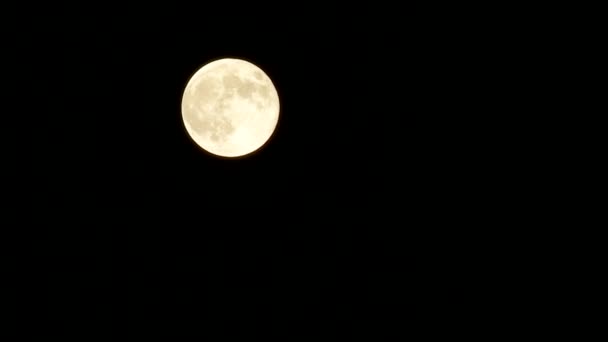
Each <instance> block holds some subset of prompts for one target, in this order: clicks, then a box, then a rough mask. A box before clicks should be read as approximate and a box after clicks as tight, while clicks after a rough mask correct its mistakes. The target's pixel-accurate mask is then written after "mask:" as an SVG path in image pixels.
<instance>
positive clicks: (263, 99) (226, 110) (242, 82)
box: [182, 58, 279, 157]
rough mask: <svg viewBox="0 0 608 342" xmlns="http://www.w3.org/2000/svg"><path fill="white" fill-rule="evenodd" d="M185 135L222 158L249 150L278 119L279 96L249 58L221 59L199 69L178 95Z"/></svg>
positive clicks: (265, 136)
mask: <svg viewBox="0 0 608 342" xmlns="http://www.w3.org/2000/svg"><path fill="white" fill-rule="evenodd" d="M182 118H183V119H184V125H185V127H186V130H187V131H188V134H190V137H191V138H192V140H194V142H196V143H197V144H198V145H199V146H200V147H202V148H203V149H204V150H206V151H208V152H210V153H213V154H215V155H219V156H223V157H238V156H243V155H246V154H249V153H251V152H254V151H255V150H257V149H259V148H260V147H262V145H264V144H265V143H266V141H268V139H269V138H270V136H271V135H272V133H273V132H274V129H275V128H276V126H277V122H278V120H279V95H278V94H277V90H276V89H275V87H274V85H273V84H272V81H271V80H270V78H269V77H268V75H266V73H264V71H262V70H261V69H260V68H258V67H257V66H255V65H253V64H251V63H250V62H247V61H244V60H240V59H232V58H225V59H219V60H216V61H213V62H211V63H209V64H206V65H204V66H203V67H202V68H200V69H199V70H198V71H197V72H196V73H194V75H193V76H192V78H190V80H189V81H188V84H187V85H186V89H185V90H184V95H183V97H182Z"/></svg>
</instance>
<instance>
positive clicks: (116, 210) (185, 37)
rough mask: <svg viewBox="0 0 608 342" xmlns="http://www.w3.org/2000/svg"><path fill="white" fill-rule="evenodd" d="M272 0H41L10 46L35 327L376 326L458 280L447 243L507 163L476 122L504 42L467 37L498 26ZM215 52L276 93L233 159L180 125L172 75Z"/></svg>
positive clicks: (129, 330) (248, 333) (186, 331)
mask: <svg viewBox="0 0 608 342" xmlns="http://www.w3.org/2000/svg"><path fill="white" fill-rule="evenodd" d="M278 6H279V7H275V6H274V5H273V6H269V7H268V8H263V7H259V6H258V5H257V4H256V5H255V6H254V5H250V6H247V7H243V8H241V7H239V6H237V5H236V4H234V5H228V6H226V7H222V8H216V6H200V7H192V6H184V7H179V6H174V8H167V7H166V6H165V5H163V6H157V7H155V5H152V4H149V5H146V7H145V8H109V7H108V8H93V7H91V8H84V7H83V8H78V9H74V8H65V9H57V8H54V10H58V11H59V12H62V14H61V15H59V16H49V17H52V18H53V19H49V24H48V25H46V26H45V27H43V28H41V29H40V30H39V31H36V33H33V34H32V36H33V37H32V39H31V40H23V41H22V40H19V42H18V43H19V45H20V46H21V47H22V48H23V50H22V51H26V53H24V54H23V55H24V56H27V67H25V68H24V69H23V70H21V71H22V72H23V73H24V74H26V75H28V77H27V78H25V79H26V80H27V81H26V82H25V83H26V84H25V85H23V87H24V89H30V88H31V87H32V85H31V84H32V83H35V84H36V87H41V88H38V90H37V93H38V94H39V95H38V96H36V97H35V98H32V97H30V96H29V95H28V94H29V92H23V93H24V94H25V95H24V97H25V98H24V107H25V108H28V110H27V111H24V112H25V113H27V118H26V121H27V122H28V127H31V128H32V132H33V133H32V134H31V135H30V137H29V138H27V139H28V140H27V141H26V144H27V146H28V147H29V150H28V151H29V153H28V154H27V165H28V166H29V168H28V175H32V177H31V179H34V181H33V183H32V182H30V184H33V187H34V188H33V189H32V193H33V194H34V196H31V197H30V198H28V199H27V201H28V202H29V203H32V204H33V205H35V208H37V210H36V213H35V215H34V214H32V215H31V218H32V219H34V220H36V222H41V223H42V224H43V225H44V226H48V227H49V228H48V244H47V246H48V249H49V253H48V254H47V255H46V256H45V258H44V259H45V260H44V262H45V267H46V271H47V274H48V276H47V279H46V281H47V283H48V286H47V295H48V296H47V299H48V305H47V308H48V315H49V327H48V335H49V336H56V337H60V338H61V337H78V338H81V339H85V340H92V339H96V338H101V339H106V340H107V339H108V338H114V337H118V336H121V337H122V336H128V337H136V338H140V337H141V338H152V339H159V340H166V339H169V338H190V339H192V338H209V339H210V340H229V339H231V338H234V337H236V336H243V337H248V338H251V339H254V340H256V339H259V338H265V339H272V340H274V339H276V340H289V341H299V340H309V339H310V338H314V339H315V340H319V339H320V340H331V341H333V340H338V338H340V336H344V335H345V334H354V335H360V334H369V336H375V337H376V338H380V337H379V336H381V335H382V334H384V332H386V331H388V330H387V327H388V325H389V324H390V325H392V324H394V323H397V324H398V325H401V326H405V327H409V328H417V327H420V325H421V324H423V323H428V322H429V320H430V318H429V317H434V315H437V314H439V315H443V314H444V313H445V312H446V311H445V309H442V310H439V309H438V308H439V307H441V308H445V307H448V308H449V307H452V306H449V305H448V306H445V301H454V300H455V301H459V300H462V298H463V295H462V293H464V291H470V288H467V286H464V285H462V284H463V281H459V280H458V279H460V278H461V277H463V275H466V274H469V273H467V271H466V270H467V269H468V268H469V267H470V266H467V265H468V263H467V262H465V261H463V260H469V261H470V260H472V259H473V257H472V255H471V253H472V252H470V249H467V248H465V247H464V246H472V245H475V243H474V242H473V240H474V239H475V238H474V236H478V235H476V234H477V233H479V232H477V231H475V232H473V230H472V229H471V228H470V227H472V226H474V225H477V224H480V223H481V224H483V223H484V222H485V221H484V220H485V217H486V215H488V214H489V213H491V211H492V210H494V208H493V207H492V204H491V202H486V199H488V198H490V195H489V194H490V193H491V192H492V190H493V189H494V188H493V187H494V186H495V185H494V184H495V181H496V179H495V178H494V177H495V175H496V174H495V173H494V172H493V170H495V169H496V168H500V167H506V166H504V165H500V163H499V162H498V161H497V160H495V159H493V157H492V156H494V155H496V153H497V149H500V147H499V146H496V145H490V144H489V143H487V142H488V141H489V140H488V139H491V138H489V137H495V136H496V135H499V134H501V133H502V131H501V129H500V128H498V125H497V122H498V121H500V119H497V117H498V116H495V117H493V118H492V119H491V120H490V119H488V118H487V117H486V118H485V119H483V118H482V121H481V123H480V121H479V119H480V117H479V116H477V115H475V114H472V113H476V111H479V110H487V108H489V107H488V106H490V105H489V104H490V103H493V104H494V105H495V104H496V103H501V102H500V100H498V102H496V99H495V98H494V96H495V94H494V93H493V91H492V88H491V87H489V84H490V82H489V81H488V80H487V79H488V78H491V77H492V75H490V72H489V71H487V70H491V69H492V67H494V65H493V59H492V56H493V55H494V54H497V53H501V52H500V51H496V50H494V48H492V47H489V48H488V45H487V44H486V45H483V46H484V48H483V49H481V48H479V46H480V45H478V44H479V42H481V43H483V42H486V41H488V40H491V39H496V37H495V36H493V35H488V36H487V37H483V36H481V37H480V36H479V35H480V34H479V33H476V35H477V37H476V39H475V43H473V42H472V41H471V38H470V37H471V36H470V34H468V33H464V32H463V31H467V30H466V29H464V30H463V26H466V25H463V24H462V23H459V22H458V21H457V20H452V21H449V22H447V21H442V20H439V19H437V18H435V17H434V15H435V14H436V12H434V11H431V12H427V13H425V14H423V13H421V12H419V11H417V9H415V8H410V7H408V5H399V7H394V8H389V7H381V6H377V7H374V8H370V7H367V6H363V5H361V6H357V5H354V4H350V5H349V6H348V7H343V6H337V5H334V6H328V5H324V6H304V5H293V6H292V5H287V4H286V5H278ZM395 6H396V5H395ZM448 12H449V11H448ZM53 13H55V12H53ZM455 27H457V28H458V30H454V28H455ZM471 51H475V52H477V53H471ZM223 57H233V58H242V59H245V60H248V61H251V62H253V63H254V64H256V65H258V66H259V67H261V68H262V69H263V70H264V71H265V72H266V73H267V74H268V75H269V77H270V78H271V79H272V80H273V82H274V84H275V86H276V88H277V91H278V93H279V98H280V101H281V116H280V119H279V124H278V126H277V129H276V131H275V134H274V135H273V137H272V138H271V140H270V141H269V142H268V143H267V144H266V145H265V146H264V148H263V149H261V150H259V151H257V152H255V153H254V154H252V155H250V156H248V157H246V158H238V159H224V158H217V157H213V156H211V155H210V154H208V153H205V152H204V151H202V150H201V149H200V148H198V147H197V146H196V145H195V144H194V143H193V142H192V141H191V140H190V138H189V137H188V135H187V133H186V131H185V129H184V127H183V124H182V119H181V113H180V106H181V103H180V101H181V95H182V91H183V89H184V87H185V85H186V83H187V81H188V79H189V77H190V76H191V75H192V74H193V73H194V72H195V71H196V70H197V69H198V68H199V67H201V66H202V65H204V64H206V63H208V62H210V61H212V60H214V59H218V58H223ZM473 68H475V70H476V71H475V72H473ZM480 70H481V71H480ZM484 70H486V71H484ZM502 72H504V70H503V71H502ZM30 80H31V81H30ZM482 95H483V96H482ZM471 96H473V97H474V98H475V99H476V100H475V101H472V102H469V101H468V99H469V98H470V97H471ZM31 103H34V104H36V106H33V105H31ZM36 108H42V109H41V111H43V112H38V111H37V110H36ZM47 108H48V109H47ZM494 108H495V107H494ZM494 110H495V112H497V113H498V112H499V110H498V109H496V108H495V109H494ZM500 110H502V109H500ZM462 113H464V115H463V114H462ZM483 120H486V121H483ZM480 126H483V127H484V128H483V129H479V127H480ZM482 137H483V138H485V140H484V141H485V142H486V143H484V144H480V143H479V142H480V141H481V139H483V138H482ZM504 182H508V180H505V181H504ZM504 185H505V184H504V183H502V184H501V186H504ZM507 186H508V185H507ZM38 208H39V209H38ZM471 212H474V213H475V215H473V218H472V219H471V218H468V217H467V218H464V217H465V216H466V215H467V214H469V213H471ZM457 226H459V227H462V226H464V227H465V228H464V229H459V230H456V229H454V228H456V227H457ZM456 241H458V242H459V243H456ZM489 241H490V242H489V243H486V244H485V247H484V248H488V249H492V248H494V247H495V246H496V245H495V243H496V244H497V243H498V242H496V240H492V239H490V240H489ZM475 248H479V246H477V247H475ZM469 257H471V258H469ZM446 284H449V285H446ZM465 288H467V289H465ZM455 293H457V295H453V294H455ZM452 295H453V296H452ZM450 310H453V309H448V311H447V312H448V313H449V312H451V311H450Z"/></svg>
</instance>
